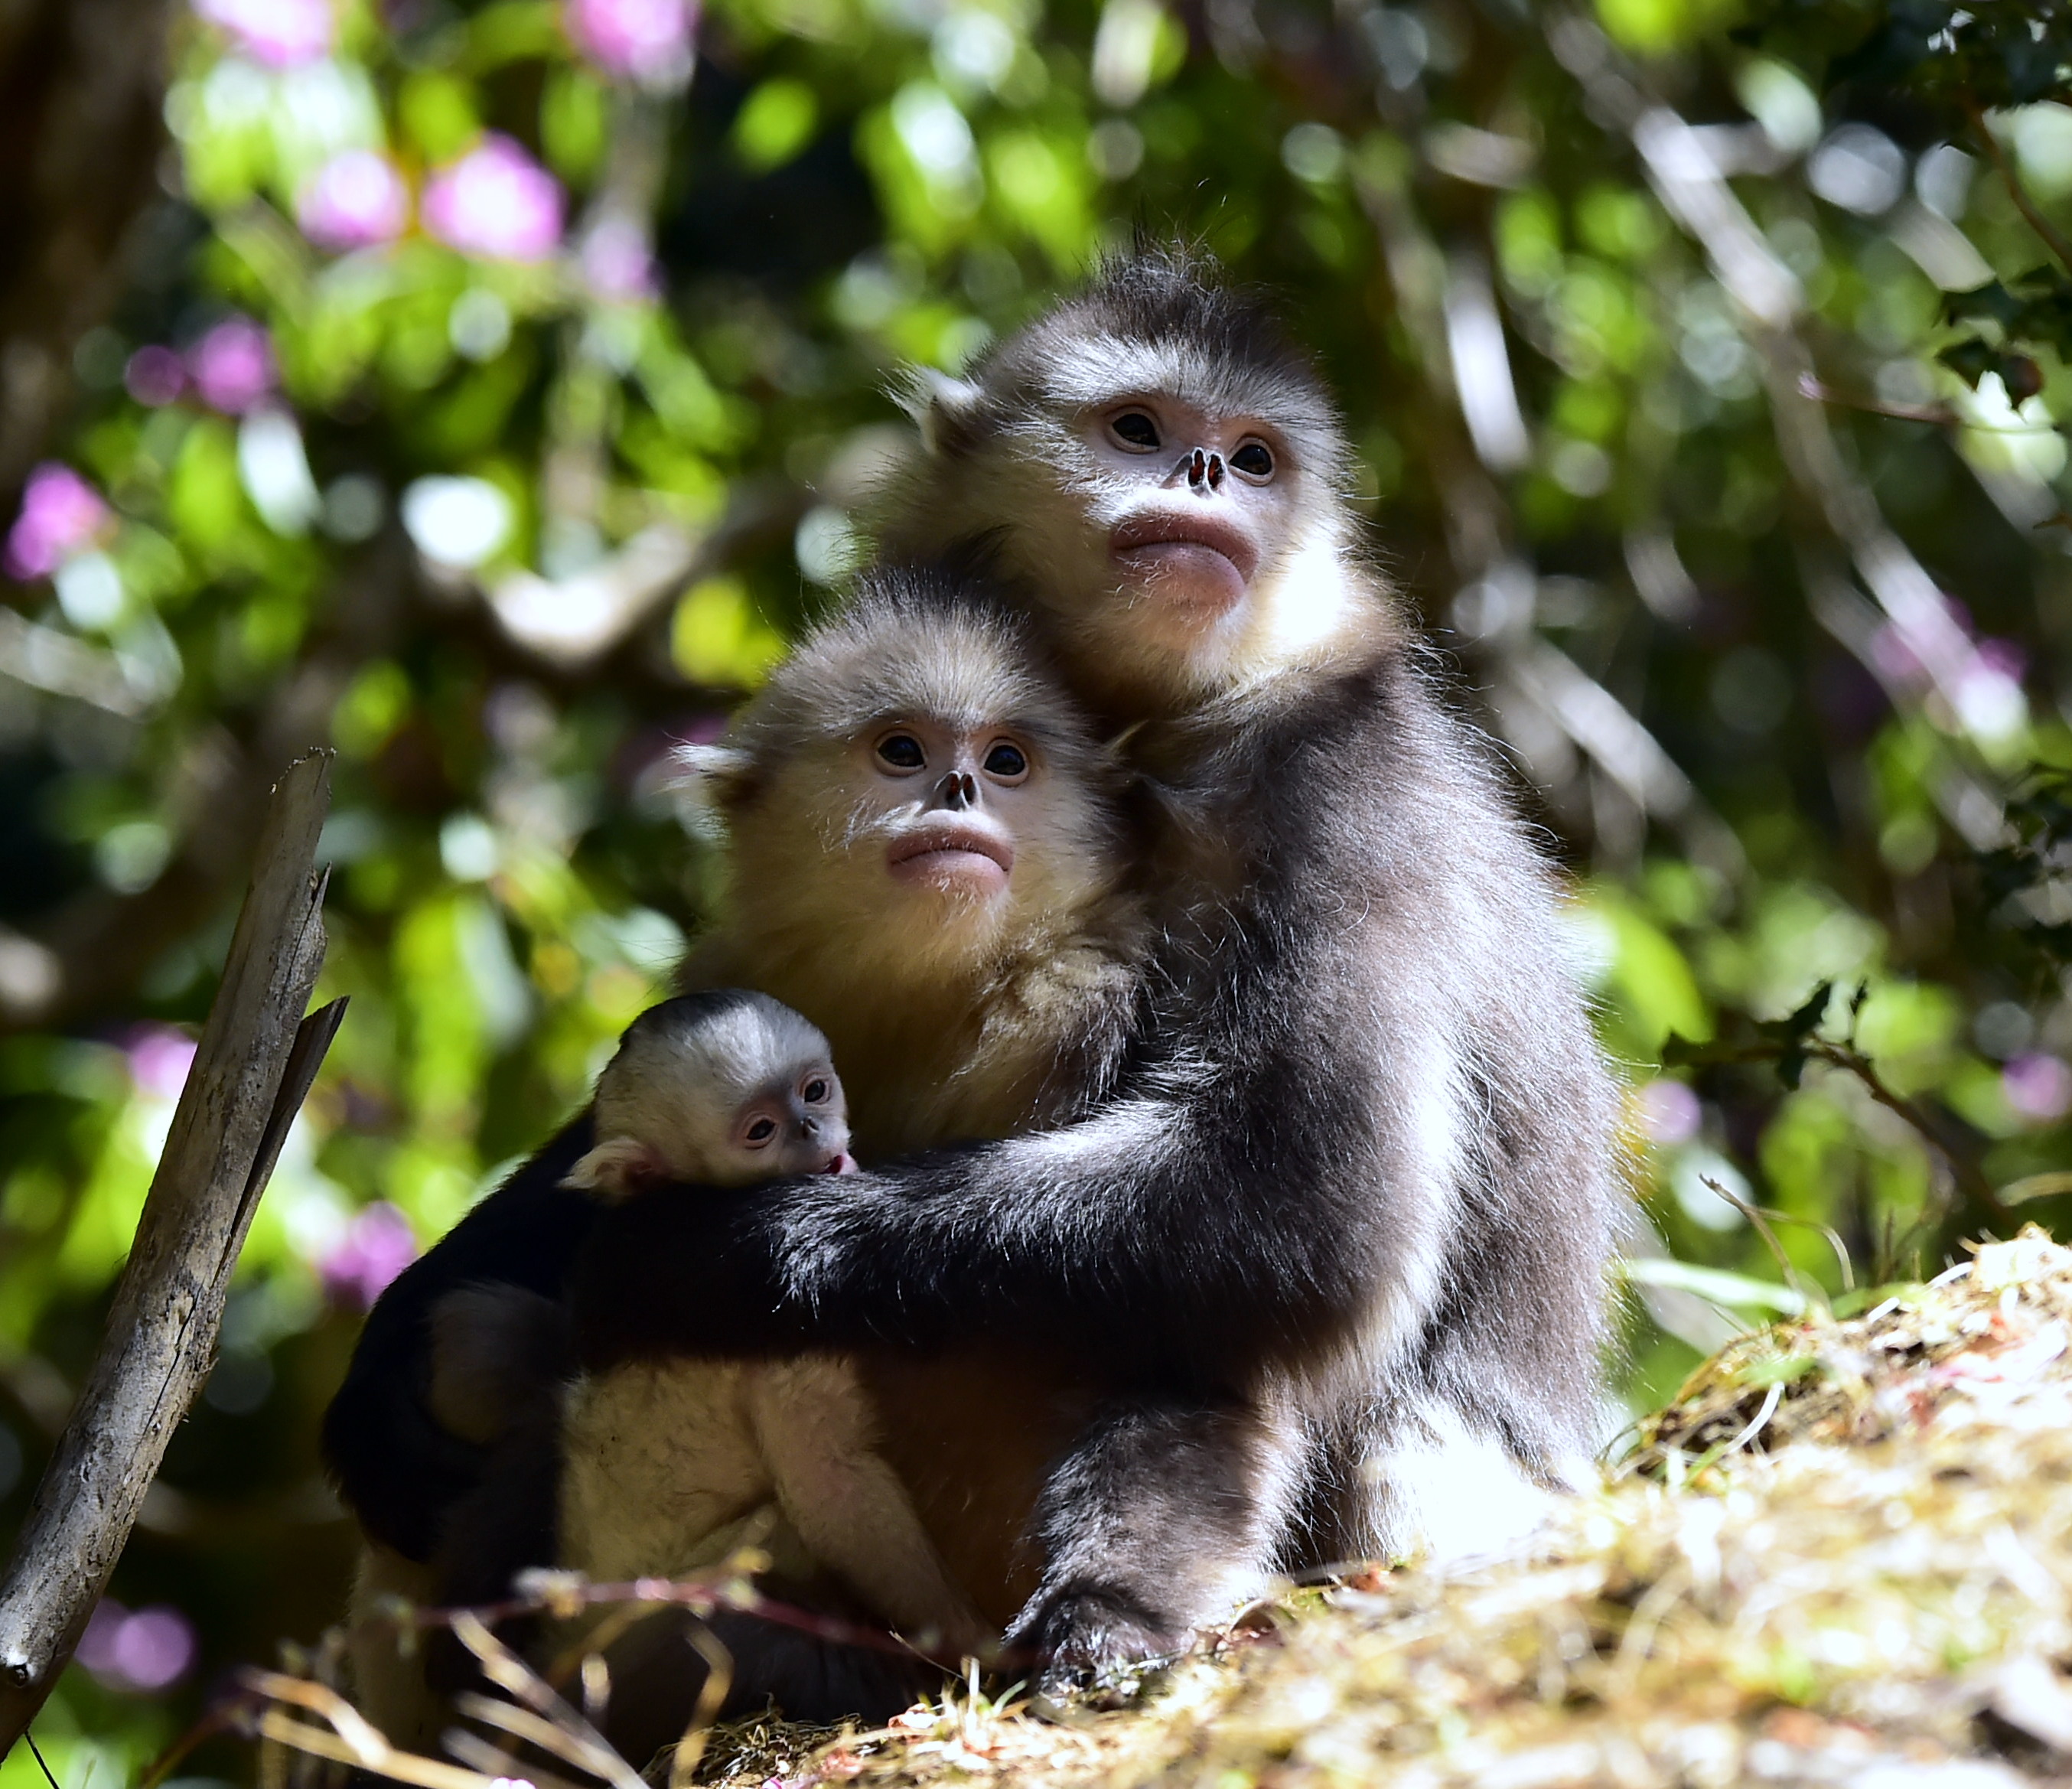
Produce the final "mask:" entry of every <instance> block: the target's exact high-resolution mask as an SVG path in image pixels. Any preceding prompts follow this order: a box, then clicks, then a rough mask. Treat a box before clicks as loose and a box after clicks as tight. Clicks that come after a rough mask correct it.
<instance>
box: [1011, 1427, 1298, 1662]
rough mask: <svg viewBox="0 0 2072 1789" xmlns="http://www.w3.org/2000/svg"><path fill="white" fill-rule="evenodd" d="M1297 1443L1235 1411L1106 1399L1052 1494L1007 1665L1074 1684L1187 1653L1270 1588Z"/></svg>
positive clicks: (1042, 1511)
mask: <svg viewBox="0 0 2072 1789" xmlns="http://www.w3.org/2000/svg"><path fill="white" fill-rule="evenodd" d="M1291 1451H1292V1450H1291V1446H1290V1444H1289V1441H1287V1440H1286V1439H1285V1437H1282V1436H1281V1435H1280V1434H1279V1433H1277V1431H1276V1426H1275V1425H1272V1424H1271V1423H1269V1422H1268V1421H1266V1420H1265V1419H1264V1417H1262V1416H1261V1415H1260V1413H1259V1412H1257V1411H1256V1410H1254V1409H1248V1408H1247V1407H1245V1406H1243V1405H1240V1404H1173V1403H1154V1402H1149V1401H1145V1402H1136V1403H1130V1404H1111V1405H1109V1406H1108V1407H1107V1408H1106V1409H1105V1410H1104V1412H1103V1413H1102V1414H1101V1415H1100V1417H1098V1418H1097V1419H1096V1421H1095V1422H1094V1424H1093V1425H1092V1426H1091V1428H1090V1429H1087V1431H1086V1432H1085V1433H1083V1435H1082V1436H1081V1437H1080V1438H1079V1441H1077V1442H1076V1443H1075V1445H1074V1446H1073V1448H1072V1450H1071V1453H1069V1454H1067V1456H1066V1457H1065V1458H1064V1460H1063V1462H1062V1463H1061V1464H1060V1465H1059V1466H1058V1468H1057V1470H1055V1471H1054V1473H1053V1474H1051V1476H1050V1481H1049V1483H1047V1484H1046V1485H1045V1487H1044V1488H1043V1495H1042V1498H1041V1499H1040V1500H1039V1501H1038V1504H1037V1507H1036V1514H1035V1518H1034V1530H1035V1535H1036V1539H1037V1540H1038V1544H1039V1545H1040V1546H1041V1547H1042V1553H1043V1558H1044V1567H1043V1578H1042V1583H1041V1585H1039V1586H1038V1589H1037V1591H1036V1594H1035V1595H1034V1596H1033V1597H1031V1598H1030V1599H1029V1602H1028V1604H1027V1605H1026V1607H1024V1608H1023V1610H1022V1612H1021V1614H1018V1615H1017V1616H1016V1618H1015V1619H1014V1623H1013V1627H1010V1628H1009V1630H1008V1634H1007V1640H1006V1650H1007V1651H1008V1653H1009V1656H1010V1659H1012V1658H1013V1657H1014V1656H1015V1655H1023V1654H1026V1655H1030V1657H1032V1658H1033V1659H1034V1660H1035V1661H1037V1668H1038V1671H1039V1672H1040V1673H1041V1676H1042V1680H1044V1681H1047V1682H1049V1683H1050V1684H1053V1685H1054V1686H1056V1687H1068V1686H1070V1685H1071V1684H1074V1683H1075V1682H1077V1681H1079V1680H1082V1679H1083V1677H1084V1676H1086V1675H1087V1673H1088V1672H1093V1671H1097V1670H1099V1669H1100V1668H1103V1667H1104V1666H1108V1665H1112V1664H1119V1663H1120V1662H1122V1661H1124V1660H1125V1659H1145V1658H1155V1657H1157V1656H1160V1655H1163V1654H1167V1653H1174V1652H1178V1651H1184V1650H1185V1649H1186V1647H1187V1646H1188V1645H1189V1644H1190V1643H1191V1641H1192V1639H1193V1638H1194V1633H1195V1631H1196V1630H1197V1629H1198V1628H1202V1627H1207V1626H1209V1625H1210V1624H1211V1623H1212V1622H1215V1621H1217V1620H1219V1619H1220V1618H1223V1617H1226V1616H1227V1615H1228V1614H1231V1611H1232V1610H1234V1609H1235V1607H1236V1606H1238V1605H1239V1603H1240V1602H1244V1601H1245V1600H1246V1599H1248V1598H1250V1597H1252V1596H1255V1595H1256V1594H1258V1592H1259V1590H1260V1587H1261V1586H1262V1585H1264V1583H1265V1581H1266V1580H1267V1577H1268V1571H1269V1568H1270V1563H1271V1561H1272V1557H1273V1552H1274V1547H1275V1544H1276V1540H1278V1538H1279V1536H1280V1534H1281V1530H1282V1528H1284V1526H1285V1522H1286V1520H1287V1507H1286V1506H1287V1504H1288V1502H1289V1487H1291V1486H1292V1484H1293V1481H1294V1479H1295V1477H1296V1474H1295V1471H1294V1470H1293V1469H1294V1464H1295V1462H1293V1460H1292V1459H1291V1458H1289V1455H1290V1453H1291Z"/></svg>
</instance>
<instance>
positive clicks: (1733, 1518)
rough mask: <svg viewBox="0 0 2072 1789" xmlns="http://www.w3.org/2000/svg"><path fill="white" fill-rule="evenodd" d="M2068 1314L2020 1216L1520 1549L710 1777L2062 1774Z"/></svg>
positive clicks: (1721, 1370)
mask: <svg viewBox="0 0 2072 1789" xmlns="http://www.w3.org/2000/svg"><path fill="white" fill-rule="evenodd" d="M2069 1342H2072V1250H2068V1249H2065V1248H2059V1247H2058V1245H2057V1244H2054V1243H2053V1242H2052V1241H2051V1240H2049V1237H2047V1236H2045V1235H2044V1234H2043V1233H2042V1232H2041V1231H2038V1230H2035V1229H2029V1230H2025V1232H2023V1233H2022V1234H2021V1236H2018V1237H2016V1239H2015V1240H2013V1241H2012V1242H2008V1243H1996V1244H1987V1245H1985V1246H1984V1247H1982V1248H1979V1250H1978V1251H1977V1252H1976V1254H1975V1256H1974V1257H1973V1258H1972V1259H1971V1261H1968V1262H1967V1263H1965V1264H1964V1265H1963V1266H1961V1267H1959V1268H1957V1269H1952V1270H1951V1273H1948V1274H1946V1275H1944V1276H1943V1277H1942V1278H1940V1279H1939V1280H1938V1281H1935V1282H1934V1283H1933V1284H1931V1285H1925V1286H1914V1287H1909V1288H1905V1289H1901V1290H1898V1291H1896V1292H1893V1293H1891V1294H1890V1295H1889V1297H1885V1298H1880V1299H1878V1300H1877V1302H1876V1303H1875V1305H1874V1306H1873V1308H1872V1309H1871V1310H1868V1312H1867V1313H1866V1314H1864V1315H1862V1316H1859V1317H1854V1318H1849V1319H1847V1320H1844V1321H1837V1320H1836V1319H1834V1318H1807V1319H1804V1320H1801V1321H1799V1322H1792V1323H1790V1324H1786V1325H1782V1326H1778V1327H1776V1328H1774V1329H1771V1330H1766V1331H1763V1332H1762V1333H1761V1334H1760V1335H1754V1336H1750V1337H1746V1338H1744V1339H1741V1340H1740V1341H1738V1342H1737V1343H1733V1345H1732V1346H1730V1347H1729V1348H1728V1349H1726V1350H1725V1352H1723V1353H1722V1354H1721V1355H1720V1356H1719V1357H1718V1358H1717V1359H1715V1360H1713V1361H1711V1362H1709V1363H1707V1365H1706V1366H1705V1367H1704V1368H1702V1369H1700V1372H1698V1373H1696V1375H1694V1376H1693V1377H1692V1380H1691V1382H1690V1384H1688V1385H1687V1386H1686V1388H1684V1391H1683V1394H1682V1395H1681V1396H1679V1398H1678V1399H1677V1400H1676V1401H1675V1403H1674V1404H1672V1405H1671V1407H1670V1408H1669V1409H1667V1410H1666V1411H1664V1412H1663V1413H1661V1414H1660V1415H1659V1416H1658V1417H1655V1419H1653V1420H1652V1421H1651V1422H1650V1423H1649V1424H1648V1425H1646V1427H1645V1428H1644V1429H1643V1432H1642V1441H1641V1445H1640V1446H1639V1447H1638V1450H1636V1452H1635V1453H1634V1454H1633V1455H1631V1456H1630V1458H1628V1460H1627V1461H1626V1462H1623V1463H1622V1466H1620V1467H1619V1468H1618V1469H1617V1470H1615V1472H1614V1474H1612V1475H1611V1478H1610V1481H1609V1482H1608V1483H1607V1484H1606V1485H1605V1487H1604V1488H1603V1490H1602V1491H1601V1492H1599V1493H1598V1494H1597V1495H1593V1496H1591V1497H1589V1498H1586V1499H1582V1500H1581V1501H1580V1502H1579V1503H1577V1504H1576V1505H1575V1506H1574V1507H1572V1509H1570V1510H1568V1511H1566V1512H1565V1513H1564V1516H1562V1518H1561V1519H1560V1522H1559V1524H1557V1526H1556V1528H1555V1529H1554V1531H1553V1532H1551V1533H1550V1534H1549V1535H1548V1536H1547V1537H1546V1539H1545V1540H1544V1544H1541V1545H1540V1546H1539V1547H1538V1548H1536V1549H1535V1552H1534V1553H1532V1555H1531V1557H1525V1558H1520V1559H1516V1560H1514V1561H1509V1562H1507V1563H1505V1564H1502V1565H1493V1566H1487V1567H1484V1568H1482V1569H1478V1570H1475V1571H1472V1572H1469V1573H1461V1574H1457V1575H1455V1576H1453V1577H1443V1576H1441V1574H1439V1573H1435V1572H1432V1571H1429V1570H1425V1569H1420V1568H1417V1567H1409V1568H1405V1569H1399V1570H1396V1571H1393V1572H1387V1571H1376V1572H1374V1573H1369V1574H1366V1575H1363V1577H1360V1578H1359V1579H1358V1580H1357V1581H1354V1582H1351V1583H1347V1584H1345V1585H1339V1586H1338V1587H1335V1588H1334V1589H1331V1590H1324V1591H1321V1592H1318V1591H1309V1592H1304V1593H1300V1594H1297V1595H1295V1596H1293V1597H1290V1598H1286V1599H1285V1600H1284V1601H1282V1602H1280V1603H1277V1604H1276V1605H1274V1606H1272V1607H1271V1608H1270V1609H1267V1610H1260V1611H1256V1612H1254V1613H1253V1614H1252V1615H1251V1616H1250V1617H1249V1618H1248V1620H1247V1621H1246V1622H1244V1624H1243V1627H1242V1631H1240V1632H1238V1633H1236V1634H1233V1635H1228V1636H1226V1637H1225V1638H1224V1639H1223V1641H1222V1642H1221V1643H1219V1645H1217V1646H1216V1647H1215V1648H1214V1649H1212V1650H1211V1651H1207V1652H1205V1653H1202V1654H1200V1655H1196V1656H1195V1657H1194V1658H1191V1659H1187V1660H1185V1661H1183V1662H1182V1663H1181V1664H1179V1665H1178V1666H1177V1667H1175V1668H1174V1669H1173V1671H1172V1672H1171V1673H1170V1676H1168V1678H1167V1680H1166V1684H1165V1688H1164V1689H1163V1690H1162V1692H1160V1693H1159V1694H1157V1696H1154V1697H1153V1698H1152V1699H1150V1700H1149V1701H1147V1702H1146V1703H1145V1704H1143V1705H1140V1706H1138V1707H1135V1708H1132V1709H1124V1710H1120V1711H1117V1712H1114V1713H1084V1714H1083V1715H1082V1716H1081V1717H1079V1718H1078V1719H1076V1720H1071V1721H1064V1722H1059V1721H1042V1720H1038V1719H1035V1718H1034V1717H1031V1716H1030V1713H1028V1712H1026V1705H1024V1704H1023V1703H1022V1701H1021V1699H1020V1698H1019V1697H1018V1696H1007V1697H1005V1698H1001V1699H997V1700H995V1699H989V1697H988V1696H985V1695H984V1694H982V1693H960V1694H957V1695H955V1696H949V1697H947V1698H945V1699H944V1700H943V1701H941V1702H939V1703H936V1704H931V1705H923V1707H920V1708H917V1709H914V1710H911V1711H910V1712H909V1713H906V1714H905V1715H902V1716H901V1717H899V1718H898V1721H895V1722H894V1724H893V1725H891V1726H890V1727H889V1728H886V1729H881V1730H879V1731H877V1732H873V1733H861V1734H859V1733H846V1734H843V1735H841V1736H839V1737H837V1738H834V1739H833V1740H832V1741H831V1742H826V1743H824V1744H821V1745H820V1746H819V1748H818V1749H817V1750H810V1749H808V1748H807V1747H804V1746H800V1745H799V1744H798V1743H797V1742H796V1739H794V1740H793V1741H791V1742H790V1743H789V1746H788V1749H787V1742H786V1740H785V1737H784V1735H785V1730H784V1729H778V1728H774V1727H771V1726H770V1725H767V1724H766V1725H763V1727H762V1728H761V1729H759V1730H758V1732H757V1733H756V1734H754V1735H753V1736H751V1735H750V1733H748V1732H747V1731H746V1729H730V1730H729V1731H727V1732H722V1733H717V1734H715V1735H713V1739H712V1742H711V1744H710V1745H709V1746H708V1748H707V1750H706V1752H705V1772H706V1775H707V1777H708V1780H720V1781H724V1782H726V1783H729V1784H730V1785H740V1786H746V1785H747V1784H750V1783H754V1784H757V1785H763V1786H767V1785H770V1784H771V1783H772V1782H773V1780H774V1782H775V1783H778V1784H781V1785H783V1789H794V1786H800V1789H803V1786H806V1785H814V1786H817V1785H822V1784H826V1785H834V1784H844V1783H847V1784H855V1785H858V1786H860V1789H894V1786H904V1785H916V1786H919V1785H933V1784H937V1783H944V1784H947V1783H972V1782H976V1783H997V1784H999V1785H1001V1786H1002V1789H1007V1786H1009V1785H1013V1786H1017V1789H1023V1786H1026V1789H1079V1786H1081V1785H1085V1786H1088V1789H1091V1786H1093V1785H1096V1784H1099V1785H1103V1786H1104V1789H1149V1786H1151V1785H1154V1784H1157V1785H1161V1786H1167V1785H1170V1786H1178V1785H1180V1784H1187V1785H1196V1784H1199V1785H1203V1786H1211V1785H1212V1786H1214V1789H1248V1786H1250V1785H1252V1784H1256V1783H1264V1782H1268V1781H1270V1782H1271V1783H1273V1784H1275V1785H1276V1786H1278V1785H1302V1786H1308V1785H1318V1786H1320V1789H1321V1786H1323V1785H1327V1784H1328V1785H1334V1786H1335V1785H1340V1784H1354V1783H1358V1784H1362V1785H1366V1784H1401V1785H1404V1786H1405V1789H1409V1786H1412V1785H1414V1786H1416V1789H1449V1786H1451V1785H1453V1784H1460V1785H1463V1786H1466V1785H1474V1786H1475V1789H1555V1786H1557V1785H1565V1784H1570V1783H1576V1784H1582V1783H1618V1784H1619V1785H1621V1786H1622V1789H1623V1786H1632V1789H1655V1786H1656V1785H1660V1786H1662V1789H1669V1786H1671V1785H1676V1786H1679V1789H1680V1786H1689V1789H1724V1786H1725V1785H1729V1784H1738V1783H1752V1784H1765V1785H1779V1784H1796V1783H1806V1784H1813V1783H1819V1784H1835V1785H1844V1786H1847V1789H2001V1786H2006V1789H2012V1786H2013V1785H2016V1784H2018V1783H2023V1782H2026V1781H2033V1780H2037V1779H2059V1780H2062V1779H2064V1778H2065V1777H2066V1776H2067V1775H2072V1678H2068V1677H2067V1676H2066V1675H2064V1674H2063V1673H2062V1672H2061V1670H2060V1668H2059V1665H2058V1661H2060V1660H2065V1659H2072V1351H2068V1343H2069ZM802 1737H803V1736H802ZM813 1737H814V1738H820V1736H817V1735H816V1736H813Z"/></svg>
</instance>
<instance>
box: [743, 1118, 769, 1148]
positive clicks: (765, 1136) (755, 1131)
mask: <svg viewBox="0 0 2072 1789" xmlns="http://www.w3.org/2000/svg"><path fill="white" fill-rule="evenodd" d="M776 1134H777V1121H776V1120H775V1119H774V1118H759V1119H757V1120H756V1121H755V1122H754V1124H752V1125H750V1126H749V1127H748V1129H746V1130H745V1131H743V1132H742V1138H743V1139H744V1140H745V1141H746V1143H747V1144H748V1146H749V1147H750V1149H761V1148H762V1147H763V1145H764V1144H765V1143H767V1142H768V1141H770V1139H771V1137H775V1135H776Z"/></svg>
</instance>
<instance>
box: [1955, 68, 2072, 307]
mask: <svg viewBox="0 0 2072 1789" xmlns="http://www.w3.org/2000/svg"><path fill="white" fill-rule="evenodd" d="M1964 109H1965V110H1966V111H1967V113H1970V114H1971V134H1972V136H1973V137H1974V138H1976V139H1977V141H1978V145H1979V148H1981V149H1983V150H1984V151H1985V152H1986V158H1987V159H1988V161H1990V162H1992V164H1993V167H1994V169H1995V171H1996V172H1997V173H1998V174H1999V175H2000V184H2001V185H2002V186H2004V187H2006V188H2007V192H2008V198H2010V199H2012V200H2013V201H2014V206H2015V209H2016V211H2018V212H2021V216H2022V220H2023V222H2025V224H2028V225H2029V228H2031V229H2032V230H2033V231H2035V232H2036V233H2037V236H2039V237H2041V239H2042V241H2043V245H2044V246H2045V248H2047V249H2049V251H2050V252H2051V253H2053V255H2055V256H2057V257H2058V262H2059V264H2060V265H2062V266H2063V267H2064V268H2065V269H2066V270H2067V271H2068V272H2072V242H2068V241H2066V238H2065V233H2064V232H2063V231H2062V230H2060V229H2059V228H2058V226H2057V225H2056V224H2053V223H2052V222H2051V221H2050V220H2049V218H2047V217H2045V216H2044V215H2043V213H2042V212H2041V210H2040V209H2039V208H2037V203H2036V201H2035V200H2034V199H2032V198H2031V197H2030V196H2029V188H2028V187H2026V186H2025V185H2024V184H2023V183H2022V179H2021V175H2019V174H2017V173H2016V171H2015V166H2014V163H2013V162H2010V161H2009V160H2008V153H2007V150H2006V148H2005V146H2004V145H2003V144H2002V143H2001V142H2000V138H1997V137H1996V136H1995V135H1994V134H1993V127H1992V125H1991V124H1989V123H1988V121H1987V120H1986V114H1985V113H1984V111H1983V110H1982V109H1980V107H1979V102H1978V101H1976V100H1975V99H1973V98H1972V97H1971V95H1970V94H1968V93H1967V94H1966V95H1965V96H1964Z"/></svg>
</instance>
